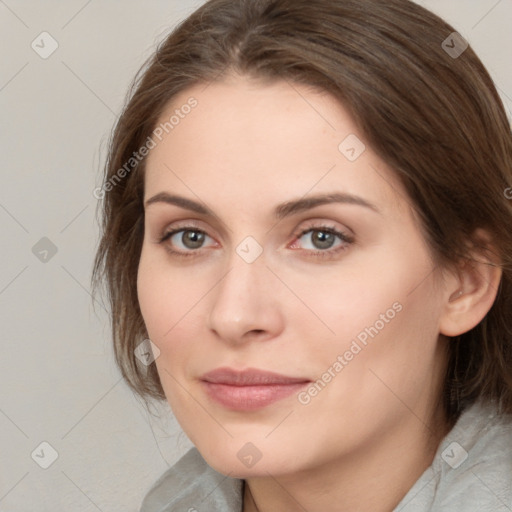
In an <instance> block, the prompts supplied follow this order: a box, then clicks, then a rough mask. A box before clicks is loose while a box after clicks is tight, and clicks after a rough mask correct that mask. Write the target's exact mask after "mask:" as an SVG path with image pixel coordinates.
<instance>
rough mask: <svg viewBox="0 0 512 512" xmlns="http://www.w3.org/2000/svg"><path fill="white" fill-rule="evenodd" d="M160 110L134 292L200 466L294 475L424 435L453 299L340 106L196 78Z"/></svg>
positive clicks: (396, 188)
mask: <svg viewBox="0 0 512 512" xmlns="http://www.w3.org/2000/svg"><path fill="white" fill-rule="evenodd" d="M191 97H193V98H194V99H195V101H197V104H195V106H194V108H182V107H183V106H184V105H186V104H192V102H193V100H192V102H191V100H190V98H191ZM187 102H188V103H187ZM176 109H178V111H179V113H176ZM172 115H175V116H178V117H179V121H178V122H176V119H177V118H178V117H176V119H174V120H173V122H172V123H169V119H170V118H171V116H172ZM160 121H161V123H162V124H164V123H166V122H167V123H168V124H167V129H166V130H165V129H164V130H160V132H163V134H160V132H159V134H160V136H159V137H153V139H154V141H155V143H156V146H155V147H154V148H153V149H151V151H150V154H149V156H148V159H147V167H146V176H145V195H144V200H145V202H147V203H148V204H146V214H145V235H144V243H143V248H142V255H141V259H140V266H139V273H138V283H137V284H138V295H139V301H140V306H141V310H142V314H143V317H144V321H145V324H146V327H147V330H148V334H149V337H150V339H151V340H152V342H153V343H154V344H155V345H156V346H157V347H158V349H159V350H160V355H159V357H158V358H157V359H156V365H157V369H158V373H159V376H160V379H161V382H162V386H163V389H164V391H165V394H166V396H167V399H168V401H169V403H170V405H171V407H172V409H173V411H174V414H175V415H176V417H177V419H178V421H179V423H180V424H181V426H182V427H183V429H184V431H185V432H186V434H187V435H188V436H189V438H190V439H191V440H192V442H193V443H194V444H195V445H196V446H197V448H198V449H199V451H200V452H201V454H202V455H203V457H204V458H205V459H206V460H207V462H208V463H209V464H210V465H211V466H213V467H214V468H216V469H217V470H218V471H220V472H223V473H225V474H228V473H229V474H231V476H238V477H242V478H243V477H248V476H251V475H253V476H257V475H266V474H267V473H271V474H272V475H278V474H286V473H292V472H295V471H300V470H306V469H308V468H310V469H311V468H314V467H317V466H318V465H320V464H327V463H329V462H332V461H334V460H340V458H343V457H347V458H348V457H351V456H353V455H356V454H358V453H363V451H365V450H368V449H370V448H372V447H377V446H379V445H380V444H382V443H385V440H387V439H395V438H396V437H397V436H402V437H401V439H402V440H403V439H407V436H408V435H409V434H408V433H411V432H415V433H416V434H418V433H419V432H423V433H425V431H426V430H427V429H425V427H424V425H425V424H427V425H428V424H429V423H430V421H431V420H432V417H433V412H432V411H433V409H434V408H435V404H436V403H437V402H436V400H437V398H438V394H439V384H440V382H441V380H442V376H443V370H444V364H445V357H444V350H443V347H442V346H441V342H440V341H438V338H439V319H440V317H441V314H442V303H443V297H444V295H445V293H446V292H445V291H444V290H443V286H442V281H441V280H438V279H437V277H436V274H437V271H436V269H435V266H434V264H433V261H432V259H431V257H430V254H429V249H428V246H427V245H426V243H425V241H424V239H423V237H422V234H421V232H420V230H419V227H418V223H417V221H416V220H415V217H414V214H413V211H412V209H411V206H410V204H409V202H408V199H407V197H406V194H405V191H404V190H403V188H402V186H401V185H400V184H399V183H398V181H397V179H396V178H395V176H394V175H393V173H392V172H390V170H389V169H388V168H387V167H386V165H385V164H384V162H383V161H381V160H380V159H379V158H378V157H377V156H376V154H375V153H373V152H372V149H371V148H370V147H369V145H368V144H366V143H365V140H364V137H363V136H362V135H361V133H360V132H359V131H358V129H357V128H356V126H355V124H354V122H353V121H352V119H351V118H350V116H349V115H348V114H347V112H346V111H345V110H344V108H342V106H340V104H338V102H337V101H336V100H335V99H334V98H332V97H330V96H329V95H327V94H320V93H319V92H314V91H312V90H311V89H308V88H306V87H304V86H300V85H293V86H291V85H290V84H288V83H286V82H278V83H275V84H272V85H261V84H259V83H256V82H251V81H249V80H248V79H244V78H232V79H230V80H227V81H224V82H218V83H212V84H210V85H209V86H208V87H205V86H204V85H202V86H195V87H193V88H190V89H188V90H187V91H185V92H183V93H182V94H181V95H180V96H178V97H176V98H175V99H174V101H173V103H172V105H171V106H169V108H168V109H167V110H166V111H165V112H164V114H163V115H162V116H161V119H160ZM166 132H168V133H166ZM160 138H161V139H162V140H161V141H160V140H159V139H160ZM363 144H365V145H366V147H365V146H364V145H363ZM169 233H170V235H168V234H169ZM166 235H168V236H166ZM161 239H165V240H164V241H162V242H160V240H161ZM215 370H218V371H215ZM253 370H254V371H253ZM256 370H259V372H258V371H256ZM262 372H271V373H272V374H273V375H267V374H265V373H262ZM275 374H278V376H276V375H275ZM404 436H405V437H404Z"/></svg>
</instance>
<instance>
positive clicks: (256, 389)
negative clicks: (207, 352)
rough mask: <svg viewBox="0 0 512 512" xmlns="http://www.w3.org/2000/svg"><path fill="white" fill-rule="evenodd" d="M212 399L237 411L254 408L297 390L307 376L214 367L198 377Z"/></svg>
mask: <svg viewBox="0 0 512 512" xmlns="http://www.w3.org/2000/svg"><path fill="white" fill-rule="evenodd" d="M200 380H201V382H202V384H203V386H204V388H205V391H206V393H207V394H208V396H209V397H210V398H211V399H212V400H214V401H215V402H217V403H219V404H221V405H222V406H224V407H226V408H228V409H233V410H237V411H254V410H257V409H261V408H263V407H266V406H268V405H270V404H272V403H274V402H277V401H278V400H281V399H283V398H286V397H287V396H290V395H291V394H293V393H296V392H297V391H299V390H300V389H301V388H302V387H304V386H305V385H306V384H308V383H309V382H311V381H310V380H309V379H305V378H296V377H288V376H286V375H281V374H278V373H273V372H268V371H264V370H259V369H253V368H248V369H246V370H243V371H237V370H233V369H231V368H217V369H216V370H213V371H211V372H208V373H206V374H204V375H203V376H202V377H201V378H200Z"/></svg>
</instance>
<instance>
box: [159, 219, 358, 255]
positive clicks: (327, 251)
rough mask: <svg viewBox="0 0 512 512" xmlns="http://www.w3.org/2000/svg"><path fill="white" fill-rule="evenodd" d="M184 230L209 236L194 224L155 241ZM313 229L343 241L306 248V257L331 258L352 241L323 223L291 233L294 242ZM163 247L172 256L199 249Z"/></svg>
mask: <svg viewBox="0 0 512 512" xmlns="http://www.w3.org/2000/svg"><path fill="white" fill-rule="evenodd" d="M186 231H194V232H196V233H202V234H204V235H206V236H209V235H208V233H206V231H204V230H202V229H199V228H197V227H195V226H182V227H178V228H176V229H173V230H171V231H167V232H165V233H164V234H163V235H161V236H159V237H158V240H157V242H158V243H159V244H163V243H165V242H166V241H167V240H169V239H170V238H171V237H172V236H174V235H175V234H176V233H181V232H186ZM315 231H321V232H322V233H330V234H332V235H334V236H336V237H338V238H339V239H340V240H341V242H343V243H342V244H340V245H338V246H337V247H336V248H334V249H324V250H320V249H319V250H316V251H313V250H306V251H305V253H306V254H307V256H308V257H314V258H315V257H316V258H325V259H333V258H335V257H336V256H337V255H338V253H339V252H342V251H345V250H347V248H348V246H349V245H351V244H353V243H354V238H353V237H351V236H349V235H347V234H345V233H342V232H341V231H339V230H337V229H336V228H334V227H332V226H325V225H324V226H319V225H316V226H315V225H312V226H309V227H307V228H304V229H302V230H301V231H299V232H298V233H296V234H294V235H293V237H294V243H295V241H296V240H299V239H300V238H302V237H303V236H304V235H306V234H307V233H312V232H315ZM210 238H212V237H210ZM165 249H166V250H167V251H168V252H169V253H170V254H171V255H172V256H178V257H183V258H189V257H195V256H197V253H198V252H199V251H200V249H199V250H189V251H184V252H182V251H176V250H175V249H172V248H171V247H170V246H169V245H168V244H166V246H165Z"/></svg>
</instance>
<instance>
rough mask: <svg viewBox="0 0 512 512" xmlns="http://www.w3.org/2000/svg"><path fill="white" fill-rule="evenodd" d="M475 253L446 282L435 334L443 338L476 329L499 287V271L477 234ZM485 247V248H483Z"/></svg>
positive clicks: (485, 239)
mask: <svg viewBox="0 0 512 512" xmlns="http://www.w3.org/2000/svg"><path fill="white" fill-rule="evenodd" d="M477 239H478V241H479V244H478V249H475V250H474V251H472V252H471V254H470V257H469V258H468V259H466V260H465V261H464V262H463V263H461V265H459V267H458V268H457V272H456V274H457V275H456V276H455V275H454V274H452V278H451V279H449V280H447V281H446V285H447V290H446V296H447V298H446V302H445V305H444V311H443V314H442V315H441V318H440V326H439V330H440V333H441V334H444V335H445V336H450V337H453V336H459V335H461V334H464V333H465V332H468V331H470V330H471V329H473V327H475V326H476V325H478V324H479V323H480V322H481V321H482V320H483V319H484V318H485V316H486V315H487V313H488V312H489V310H490V309H491V307H492V305H493V304H494V301H495V300H496V296H497V294H498V289H499V285H500V280H501V275H502V270H501V267H500V264H499V261H498V260H497V257H496V253H495V251H494V250H493V248H492V247H491V246H490V244H489V237H488V236H487V234H486V233H485V232H483V231H481V230H479V232H478V238H477ZM483 242H486V243H485V246H484V245H483Z"/></svg>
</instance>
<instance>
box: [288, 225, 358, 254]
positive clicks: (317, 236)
mask: <svg viewBox="0 0 512 512" xmlns="http://www.w3.org/2000/svg"><path fill="white" fill-rule="evenodd" d="M297 240H300V241H301V248H302V249H312V250H320V251H325V250H327V249H333V248H335V247H338V246H340V245H344V244H347V243H349V242H350V240H349V239H348V237H346V236H345V235H344V234H343V233H340V232H338V231H335V230H333V229H325V228H322V229H309V230H307V231H304V232H303V233H302V234H301V235H300V236H299V237H298V238H297Z"/></svg>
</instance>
